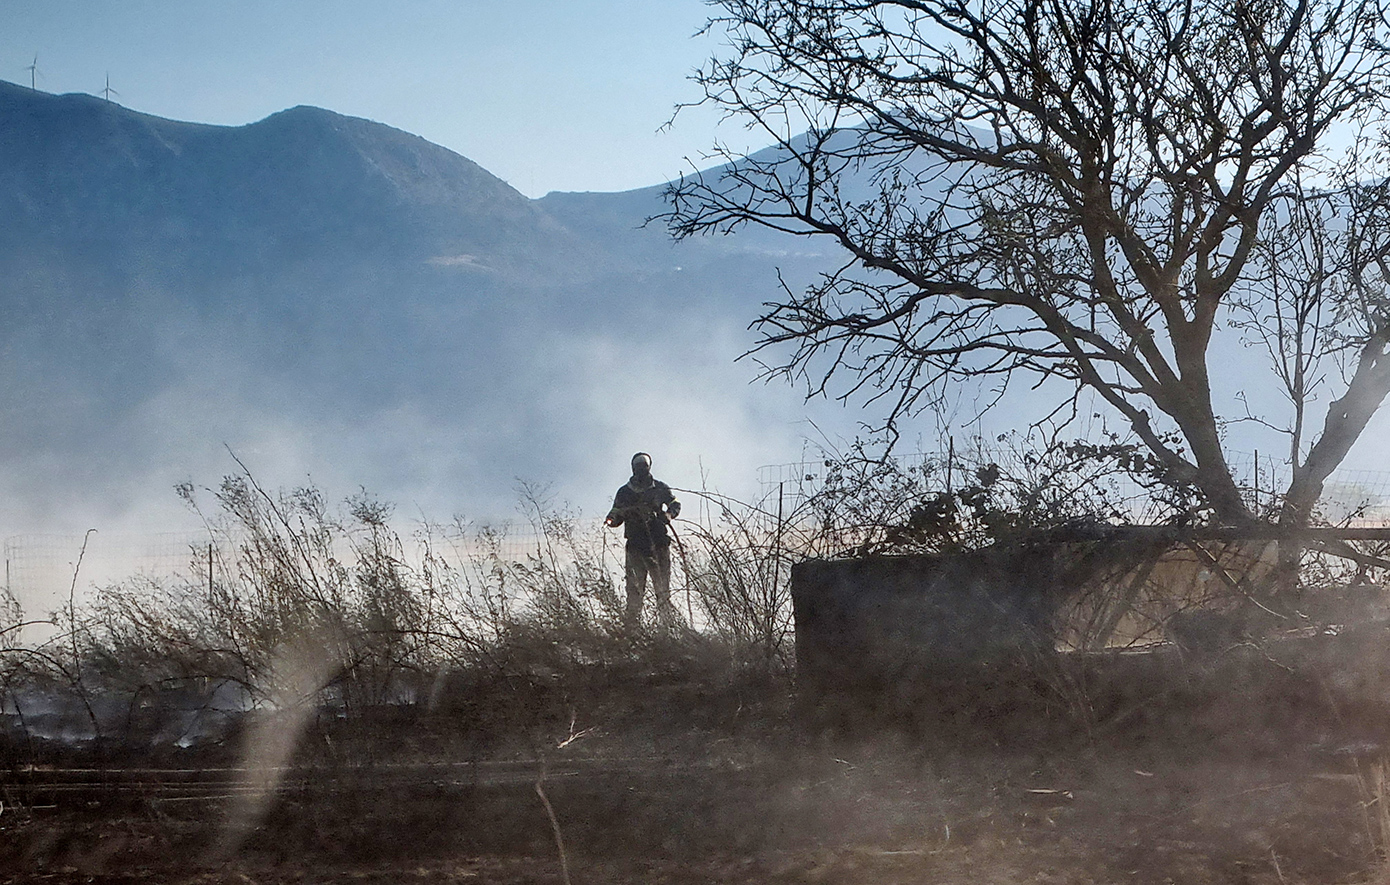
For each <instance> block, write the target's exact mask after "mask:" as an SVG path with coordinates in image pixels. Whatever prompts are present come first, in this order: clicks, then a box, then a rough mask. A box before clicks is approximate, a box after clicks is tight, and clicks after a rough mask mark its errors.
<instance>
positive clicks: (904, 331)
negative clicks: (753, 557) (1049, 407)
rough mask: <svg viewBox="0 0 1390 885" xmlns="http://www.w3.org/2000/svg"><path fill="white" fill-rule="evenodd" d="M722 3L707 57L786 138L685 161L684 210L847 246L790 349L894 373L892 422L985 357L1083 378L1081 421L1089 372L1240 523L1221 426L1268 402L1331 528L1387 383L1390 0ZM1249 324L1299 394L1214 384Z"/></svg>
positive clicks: (784, 342) (823, 368) (795, 310)
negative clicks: (719, 33)
mask: <svg viewBox="0 0 1390 885" xmlns="http://www.w3.org/2000/svg"><path fill="white" fill-rule="evenodd" d="M718 5H719V6H720V7H722V11H721V14H719V15H718V16H717V17H716V18H714V19H713V20H712V21H711V23H710V27H711V28H712V29H716V30H717V29H721V28H722V29H726V30H727V33H728V34H729V37H730V44H729V45H730V50H729V52H728V53H726V54H725V55H724V56H722V57H718V58H716V59H714V60H712V61H711V62H710V63H709V64H708V65H707V66H706V67H705V68H704V69H703V70H701V71H700V72H699V73H698V74H697V76H696V79H697V81H698V82H699V83H700V84H701V85H702V86H703V88H704V90H705V95H706V99H705V101H706V102H707V103H711V104H713V105H715V106H718V107H720V108H722V109H723V110H725V111H726V112H727V113H728V114H729V115H730V116H731V117H733V118H736V119H739V120H742V121H744V122H746V123H747V125H748V126H749V127H750V128H752V129H754V130H756V131H757V132H758V133H759V136H760V137H766V138H768V139H770V140H771V141H772V142H773V143H774V145H775V149H774V150H770V151H765V152H762V153H760V154H757V155H754V156H753V157H751V158H738V157H735V156H733V154H732V153H731V152H725V157H726V159H728V160H729V161H730V162H729V163H728V164H727V165H725V166H723V167H722V168H721V169H720V170H718V171H717V172H714V173H707V174H704V175H694V176H692V177H688V178H685V179H683V180H681V181H680V182H678V183H676V184H673V185H672V186H671V188H670V190H669V193H668V197H669V198H670V200H671V206H672V208H671V211H670V214H669V216H668V221H669V223H670V225H671V228H672V230H673V231H674V233H675V234H676V235H678V236H682V237H684V236H690V235H694V234H697V233H707V232H726V231H728V230H731V229H733V228H736V227H738V226H740V225H743V224H750V223H751V224H757V225H763V226H766V227H769V228H773V229H777V230H782V231H787V232H791V233H795V234H802V235H808V236H825V237H830V238H832V239H833V240H835V241H837V242H838V243H839V244H840V245H841V246H843V247H844V249H845V250H846V256H847V257H846V262H845V264H844V265H843V266H842V267H841V268H840V269H839V270H837V271H835V272H831V273H828V274H826V275H825V276H824V277H823V278H822V280H821V281H820V282H819V283H817V284H815V285H813V286H811V287H809V288H808V289H807V290H806V291H804V292H794V291H792V290H790V289H789V288H786V287H784V289H783V294H782V297H781V299H780V300H779V301H775V302H772V303H769V304H768V305H767V310H766V312H765V313H764V314H763V315H762V316H761V317H760V318H759V320H758V325H759V327H760V328H761V330H762V332H763V334H764V339H763V342H762V344H761V345H760V347H759V350H760V351H764V352H775V353H776V354H778V356H777V357H776V358H775V359H774V360H773V361H772V365H771V368H770V371H771V372H773V373H775V374H785V375H786V376H787V377H789V378H793V379H800V380H803V381H805V382H806V383H807V384H808V385H809V388H810V391H811V392H812V393H813V394H815V393H829V392H832V390H833V392H835V393H837V395H840V396H846V397H855V396H862V397H864V398H867V399H870V400H874V399H879V398H884V399H885V400H886V402H887V403H888V406H889V408H888V419H887V424H886V427H887V428H888V429H889V430H890V431H892V429H893V428H894V427H895V426H896V425H897V424H898V422H899V421H900V420H901V419H902V418H903V417H904V416H906V415H910V414H912V413H914V412H916V411H919V410H921V409H924V408H928V407H931V406H933V405H936V404H938V403H939V402H940V398H941V397H942V396H944V395H945V394H946V393H947V391H948V390H949V385H951V384H955V383H958V382H959V381H960V379H962V378H963V377H970V378H976V379H981V378H983V379H986V380H990V379H993V380H996V381H1000V382H1006V381H1007V380H1008V379H1009V378H1012V377H1016V376H1019V375H1020V374H1025V375H1029V376H1031V378H1030V381H1032V382H1034V383H1037V384H1040V385H1043V389H1044V390H1053V391H1056V390H1059V386H1058V385H1059V384H1061V385H1065V388H1062V389H1063V391H1064V392H1062V393H1061V394H1060V395H1059V397H1058V403H1057V405H1058V408H1057V411H1056V412H1054V413H1053V416H1052V419H1051V420H1052V421H1053V423H1054V424H1057V423H1060V424H1065V423H1066V421H1067V420H1068V419H1069V418H1070V417H1073V416H1075V414H1076V410H1077V408H1078V406H1079V404H1080V399H1081V397H1082V395H1083V394H1085V393H1086V392H1087V391H1090V392H1093V393H1094V394H1095V395H1096V396H1098V397H1099V398H1101V399H1103V400H1104V401H1105V402H1106V403H1108V404H1109V407H1111V408H1112V409H1114V411H1115V412H1117V413H1118V414H1119V415H1120V416H1122V417H1123V419H1124V421H1125V422H1126V423H1127V425H1128V427H1129V428H1130V429H1131V430H1132V432H1133V433H1134V434H1135V436H1136V437H1137V438H1138V439H1139V440H1141V441H1142V442H1143V444H1144V445H1145V446H1147V447H1148V449H1150V450H1151V451H1152V452H1153V453H1154V455H1155V456H1156V457H1157V458H1158V459H1159V460H1160V461H1161V463H1162V464H1163V465H1164V466H1165V468H1166V470H1167V472H1168V475H1169V477H1170V478H1171V479H1172V480H1173V481H1174V482H1179V483H1186V484H1191V485H1193V486H1195V487H1196V488H1197V489H1198V490H1199V491H1200V492H1201V494H1202V495H1203V497H1204V498H1205V500H1206V502H1207V503H1208V505H1209V507H1210V509H1211V514H1212V516H1214V517H1215V518H1216V519H1218V520H1222V521H1225V522H1232V523H1240V522H1245V521H1248V520H1251V519H1254V518H1255V516H1256V514H1255V513H1254V512H1253V511H1252V508H1251V505H1250V503H1249V502H1247V501H1246V500H1245V499H1244V498H1243V497H1242V495H1241V493H1240V490H1239V488H1238V486H1237V482H1236V480H1235V478H1234V477H1233V475H1232V471H1231V466H1230V463H1229V461H1228V458H1227V452H1226V451H1224V450H1223V430H1224V429H1225V427H1226V425H1227V424H1228V423H1229V422H1230V421H1232V420H1242V419H1243V417H1257V418H1258V419H1259V420H1261V421H1264V422H1266V423H1267V424H1268V425H1269V426H1273V427H1275V428H1276V429H1278V430H1280V431H1281V432H1284V433H1287V434H1288V435H1289V440H1290V448H1289V452H1290V459H1291V467H1292V481H1291V484H1290V485H1289V487H1288V488H1287V489H1286V490H1285V494H1284V495H1283V497H1282V499H1281V500H1282V502H1283V503H1282V508H1281V509H1279V510H1278V511H1277V517H1276V518H1277V519H1278V520H1279V521H1280V523H1281V524H1284V525H1286V526H1288V527H1290V528H1296V527H1298V526H1301V525H1304V524H1306V522H1307V520H1308V519H1309V518H1310V514H1311V512H1312V509H1313V507H1314V505H1315V503H1316V501H1317V499H1318V496H1319V495H1320V494H1321V491H1322V487H1323V484H1324V482H1325V480H1326V479H1327V477H1328V476H1329V475H1330V473H1331V472H1332V471H1333V470H1334V469H1335V468H1336V467H1337V466H1338V464H1340V463H1341V461H1342V460H1343V459H1344V458H1345V456H1346V454H1347V451H1348V449H1349V448H1350V447H1351V445H1352V443H1353V442H1355V440H1356V439H1357V438H1358V436H1359V435H1360V434H1361V433H1362V431H1363V430H1364V429H1365V427H1366V424H1367V422H1368V421H1369V419H1370V417H1371V416H1372V414H1373V413H1374V412H1375V411H1376V409H1377V408H1378V407H1379V406H1380V404H1381V402H1382V401H1383V400H1384V398H1385V397H1386V395H1387V392H1390V324H1387V318H1388V317H1390V311H1388V310H1387V303H1386V300H1385V296H1384V294H1383V284H1384V283H1385V282H1386V280H1387V278H1390V274H1387V266H1386V262H1385V258H1384V256H1385V246H1386V245H1387V239H1386V238H1387V234H1390V213H1387V201H1386V200H1385V199H1384V197H1383V194H1382V192H1381V191H1382V186H1380V185H1377V184H1376V183H1375V182H1377V181H1379V180H1383V178H1384V177H1385V174H1386V173H1385V172H1384V171H1383V169H1384V166H1385V163H1384V160H1385V153H1384V151H1383V144H1384V143H1383V141H1382V140H1381V139H1382V138H1383V135H1384V129H1385V123H1386V109H1387V108H1386V105H1387V97H1388V96H1390V88H1388V87H1390V80H1388V79H1387V75H1390V47H1387V45H1386V44H1387V41H1386V38H1387V36H1390V23H1387V17H1386V11H1387V10H1386V4H1385V3H1384V2H1383V0H1347V2H1340V0H1298V2H1292V3H1289V2H1278V0H1235V2H1214V0H1083V2H1080V3H1072V2H1062V0H885V2H870V0H719V2H718ZM1228 325H1235V326H1237V327H1238V329H1243V330H1244V337H1245V338H1246V339H1247V340H1255V341H1258V342H1263V343H1265V344H1266V345H1267V347H1268V348H1269V350H1268V352H1269V354H1270V355H1271V356H1272V357H1273V358H1274V368H1275V370H1276V372H1277V373H1278V377H1279V379H1280V380H1281V381H1282V384H1283V386H1284V389H1285V390H1286V391H1287V393H1288V398H1289V401H1290V403H1291V405H1292V410H1291V413H1290V415H1289V416H1288V417H1286V418H1281V417H1279V416H1269V415H1265V414H1261V415H1258V416H1241V415H1231V414H1224V413H1223V412H1221V411H1219V410H1218V409H1217V407H1216V405H1215V403H1214V399H1213V387H1212V378H1213V358H1214V350H1216V349H1219V347H1220V346H1222V344H1223V342H1224V344H1225V345H1227V346H1229V345H1233V344H1235V343H1236V338H1237V337H1239V335H1240V334H1241V333H1240V332H1239V331H1237V332H1235V333H1233V332H1230V331H1223V329H1225V328H1226V327H1227V326H1228ZM1214 343H1215V345H1214ZM769 348H770V349H771V350H770V351H769V350H768V349H769ZM836 385H840V386H839V387H836ZM1319 397H1321V399H1319ZM1321 404H1325V406H1326V410H1325V412H1324V413H1323V414H1322V416H1321V426H1320V427H1317V426H1316V416H1315V415H1311V414H1309V408H1310V407H1311V406H1313V405H1318V408H1322V405H1321Z"/></svg>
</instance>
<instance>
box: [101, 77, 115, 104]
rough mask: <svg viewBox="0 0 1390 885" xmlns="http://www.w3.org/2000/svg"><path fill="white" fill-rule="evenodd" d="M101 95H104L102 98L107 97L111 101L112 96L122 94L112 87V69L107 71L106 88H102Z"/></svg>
mask: <svg viewBox="0 0 1390 885" xmlns="http://www.w3.org/2000/svg"><path fill="white" fill-rule="evenodd" d="M101 95H102V98H105V99H106V100H107V101H110V100H111V96H113V95H120V93H119V92H117V91H116V90H114V89H112V88H111V72H110V71H107V72H106V88H105V89H103V90H101Z"/></svg>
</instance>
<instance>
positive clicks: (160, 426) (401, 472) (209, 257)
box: [0, 83, 825, 535]
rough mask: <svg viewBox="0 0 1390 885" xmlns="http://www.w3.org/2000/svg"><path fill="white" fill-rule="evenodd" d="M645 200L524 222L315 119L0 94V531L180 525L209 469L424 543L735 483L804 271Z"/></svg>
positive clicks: (540, 210) (367, 138)
mask: <svg viewBox="0 0 1390 885" xmlns="http://www.w3.org/2000/svg"><path fill="white" fill-rule="evenodd" d="M661 191H662V187H660V186H657V187H652V188H645V189H641V190H636V191H630V192H626V193H619V194H565V193H556V194H550V195H548V196H546V197H544V198H542V199H540V200H530V199H527V198H526V197H525V196H523V195H522V194H520V193H518V192H516V191H515V190H513V189H512V188H511V187H509V186H508V185H507V184H506V183H505V182H503V181H501V180H500V179H498V178H496V177H495V176H493V175H491V174H490V173H488V172H487V171H486V170H484V169H482V168H481V167H479V166H478V165H477V164H475V163H473V162H472V161H470V160H468V159H466V158H464V157H461V156H459V155H457V154H455V153H453V152H451V151H449V150H447V149H445V148H442V147H440V146H438V145H434V144H431V143H430V142H427V141H425V140H424V139H421V138H418V137H416V136H414V135H410V134H408V133H405V132H401V131H399V130H396V129H392V128H390V127H388V126H384V125H382V124H379V123H374V122H372V121H369V120H362V119H357V118H352V117H346V116H342V115H339V114H335V113H332V112H330V111H326V110H321V109H317V108H309V107H298V108H292V109H290V110H287V111H283V112H280V113H277V114H274V115H272V116H270V117H267V118H266V119H264V120H260V121H258V122H255V123H251V124H249V125H246V126H239V127H225V126H209V125H201V124H194V123H182V122H176V121H171V120H165V119H161V118H158V117H152V116H148V115H145V114H140V113H136V112H134V111H131V110H129V109H126V108H124V107H121V106H120V105H117V104H113V103H111V102H107V101H103V100H100V99H97V98H94V97H92V96H87V95H49V94H46V93H42V92H36V91H33V90H30V89H26V88H22V87H18V86H15V85H12V84H8V83H0V215H3V217H4V218H5V224H4V225H3V226H0V310H3V316H4V318H5V322H4V324H3V327H2V328H0V378H3V379H4V380H5V384H4V387H3V390H0V535H8V534H16V533H20V532H24V531H34V530H40V529H48V528H63V529H81V528H85V527H86V526H87V525H92V524H105V522H104V521H113V520H114V521H124V522H126V523H133V524H136V525H139V526H142V527H149V528H157V527H158V525H157V524H158V523H160V522H161V521H163V520H175V521H176V520H177V519H179V518H181V516H180V514H181V511H180V510H179V506H180V505H179V504H178V502H177V501H175V500H174V496H173V495H172V493H171V491H170V489H171V487H172V485H173V484H174V483H175V482H179V481H182V480H189V479H191V480H193V481H194V482H196V483H201V484H214V483H215V482H216V481H217V479H218V478H219V477H220V476H221V475H222V474H223V473H225V472H228V471H229V470H231V469H232V468H233V467H234V464H233V463H232V462H231V460H230V458H229V456H228V455H227V452H226V448H231V449H232V450H233V451H235V452H236V453H237V455H238V456H239V457H242V458H243V459H244V460H245V461H246V462H247V464H248V465H249V466H250V467H251V468H252V469H253V470H255V471H256V472H257V473H258V474H259V475H261V478H262V479H263V480H264V481H266V482H267V483H268V484H271V485H276V484H284V485H293V484H297V483H302V482H304V480H305V478H306V476H310V477H312V478H313V479H314V480H315V481H316V482H319V483H321V484H323V485H324V486H325V487H326V488H327V489H328V490H329V491H330V493H332V492H351V491H352V490H353V489H354V488H356V487H357V486H358V485H365V486H366V487H368V488H369V489H371V490H373V491H376V492H378V493H380V494H381V495H383V496H384V497H386V498H387V499H389V500H395V501H397V502H398V503H399V504H400V505H401V507H402V509H403V510H406V511H408V512H410V513H411V514H412V515H414V514H418V513H421V512H423V513H424V515H427V516H430V517H433V518H447V517H448V516H449V515H450V514H451V513H453V512H455V511H458V512H464V513H468V514H471V515H475V516H495V515H502V516H506V515H508V514H509V513H510V511H511V509H512V501H513V499H514V497H515V494H514V491H513V487H514V486H515V484H516V482H517V481H518V479H520V480H525V481H534V482H539V483H550V484H552V485H553V488H554V489H555V491H556V492H557V493H558V494H560V495H562V496H564V497H567V498H570V499H573V500H576V501H577V502H579V503H581V504H582V506H583V507H584V508H585V509H595V510H596V509H601V508H602V507H603V506H604V504H606V498H607V496H608V495H609V494H611V488H610V486H612V487H616V485H617V484H618V483H620V482H621V480H622V479H623V474H624V470H625V467H626V463H627V458H628V456H629V455H630V454H631V452H632V451H634V450H637V449H645V450H648V451H652V452H653V453H654V454H656V455H657V472H658V474H659V475H662V476H664V477H668V478H670V479H673V480H676V483H675V484H677V485H680V484H687V485H694V484H696V483H698V482H699V481H700V480H699V476H700V470H701V469H702V468H703V469H704V470H706V471H710V472H711V475H712V480H713V481H714V482H716V483H724V484H725V485H726V487H727V486H729V485H737V484H739V483H742V484H743V486H744V487H746V486H747V485H748V482H749V481H750V478H751V476H752V468H753V467H755V466H756V465H757V464H759V463H764V462H767V461H774V460H785V459H786V458H788V457H790V456H792V455H794V454H795V453H796V451H797V446H798V444H799V439H800V437H801V436H802V435H803V433H804V431H803V428H802V425H800V424H799V423H798V422H800V421H801V420H802V417H803V409H802V408H801V404H800V402H799V398H798V396H797V395H796V393H795V392H794V391H791V390H788V389H785V388H783V387H781V386H771V387H763V386H753V387H750V386H749V385H748V382H749V380H751V379H752V378H753V377H754V374H755V367H754V366H751V365H749V364H746V363H737V364H736V363H735V362H734V359H735V357H737V356H738V354H739V353H741V352H742V351H743V350H744V349H746V348H747V347H748V346H749V345H750V344H751V343H752V340H753V339H752V336H751V335H750V333H748V332H747V330H746V326H747V323H748V322H749V320H750V319H752V318H753V317H754V316H755V315H756V313H757V310H758V307H759V305H760V303H761V302H762V301H763V300H765V299H766V298H767V297H768V295H769V294H771V293H773V292H775V287H776V285H777V277H776V274H777V271H778V269H779V268H780V269H781V270H782V271H783V272H784V273H787V274H790V275H791V276H792V277H793V278H795V277H797V276H798V275H802V276H809V274H811V273H812V272H814V269H815V268H817V267H819V266H820V264H821V263H822V262H823V261H824V260H825V259H824V256H823V255H822V254H821V253H819V252H817V251H816V249H814V248H808V246H807V243H806V242H805V241H802V240H796V239H795V238H786V237H784V238H782V240H785V243H783V242H781V241H778V240H777V239H776V238H771V237H770V236H769V235H767V234H757V233H753V234H748V235H740V236H736V237H719V238H705V239H701V240H698V241H692V242H688V243H681V244H675V243H672V242H671V241H670V239H669V237H668V236H667V235H666V233H665V232H664V230H663V229H662V228H661V226H660V225H659V224H657V225H648V226H646V227H644V226H643V223H644V221H645V220H646V219H648V218H649V217H651V216H653V215H656V214H659V213H660V212H662V211H663V210H664V203H663V202H662V199H661ZM663 468H665V469H664V470H663ZM711 468H713V470H712V471H711ZM682 473H683V474H684V476H680V474H682Z"/></svg>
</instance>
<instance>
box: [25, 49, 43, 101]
mask: <svg viewBox="0 0 1390 885" xmlns="http://www.w3.org/2000/svg"><path fill="white" fill-rule="evenodd" d="M24 70H26V71H28V72H29V88H30V89H32V90H34V91H35V92H37V91H38V90H39V56H38V53H34V61H33V63H31V64H30V65H29V67H27V68H25V69H24Z"/></svg>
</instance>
